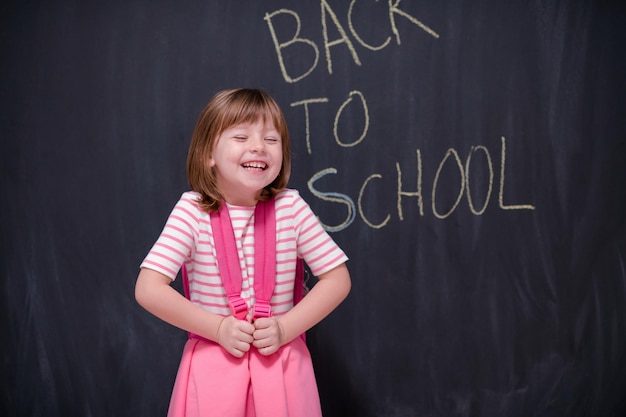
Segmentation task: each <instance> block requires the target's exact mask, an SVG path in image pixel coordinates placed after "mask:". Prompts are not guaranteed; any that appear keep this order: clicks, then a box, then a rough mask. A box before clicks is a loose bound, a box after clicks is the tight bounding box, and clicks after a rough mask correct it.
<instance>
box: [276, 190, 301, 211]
mask: <svg viewBox="0 0 626 417" xmlns="http://www.w3.org/2000/svg"><path fill="white" fill-rule="evenodd" d="M274 201H275V204H276V211H277V212H282V211H284V212H289V211H290V212H292V213H295V212H298V211H300V210H302V208H303V207H307V208H308V204H307V203H306V202H305V201H304V199H303V198H302V196H301V195H300V193H299V192H298V190H295V189H293V188H285V189H284V190H282V191H281V192H279V193H278V194H276V196H275V197H274Z"/></svg>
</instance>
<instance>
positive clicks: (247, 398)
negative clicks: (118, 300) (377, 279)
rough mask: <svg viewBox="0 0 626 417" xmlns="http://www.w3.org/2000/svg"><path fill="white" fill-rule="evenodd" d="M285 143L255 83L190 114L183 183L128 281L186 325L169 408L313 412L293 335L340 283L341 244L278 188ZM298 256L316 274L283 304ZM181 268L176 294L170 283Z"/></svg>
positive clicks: (210, 412)
mask: <svg viewBox="0 0 626 417" xmlns="http://www.w3.org/2000/svg"><path fill="white" fill-rule="evenodd" d="M290 152H291V151H290V141H289V134H288V131H287V125H286V122H285V119H284V116H283V114H282V112H281V110H280V108H279V107H278V105H277V104H276V102H275V101H274V100H273V99H272V98H271V97H270V96H269V95H268V94H267V93H265V92H263V91H260V90H253V89H235V90H227V91H222V92H219V93H218V94H216V95H215V96H214V97H213V98H212V99H211V101H210V102H209V103H208V105H207V106H206V107H205V109H204V110H203V111H202V113H201V115H200V117H199V119H198V122H197V123H196V127H195V129H194V132H193V136H192V140H191V145H190V148H189V154H188V158H187V176H188V180H189V184H190V185H191V188H192V190H193V191H190V192H186V193H184V194H183V195H182V196H181V198H180V200H179V201H178V203H177V204H176V206H175V207H174V209H173V211H172V212H171V214H170V216H169V218H168V220H167V223H166V225H165V227H164V229H163V231H162V233H161V235H160V236H159V238H158V240H157V241H156V243H155V245H154V246H153V247H152V249H151V250H150V252H149V253H148V255H147V256H146V258H145V259H144V261H143V263H142V264H141V271H140V273H139V277H138V278H137V283H136V287H135V297H136V299H137V302H138V303H139V304H140V305H141V306H143V307H144V308H145V309H146V310H148V311H149V312H151V313H152V314H154V315H156V316H157V317H159V318H161V319H162V320H164V321H166V322H168V323H170V324H172V325H174V326H177V327H179V328H181V329H184V330H186V331H188V332H189V340H188V341H187V342H186V344H185V347H184V350H183V356H182V359H181V363H180V367H179V370H178V375H177V377H176V382H175V384H174V390H173V393H172V399H171V402H170V407H169V413H168V415H169V416H172V417H179V416H180V417H182V416H187V417H189V416H198V417H199V416H202V417H210V416H216V417H225V416H229V417H230V416H242V417H243V416H246V417H247V416H258V417H265V416H267V417H287V416H289V417H300V416H302V417H309V416H310V417H314V416H321V407H320V403H319V395H318V392H317V386H316V382H315V376H314V374H313V367H312V364H311V358H310V355H309V352H308V350H307V347H306V345H305V343H304V341H303V338H301V337H298V336H299V335H301V334H302V333H304V332H306V331H307V330H308V329H310V328H311V327H312V326H314V325H315V324H317V323H318V322H319V321H320V320H322V319H323V318H324V317H326V316H327V315H328V314H329V313H330V312H331V311H333V310H334V309H335V307H337V306H338V305H339V303H341V302H342V301H343V299H344V298H345V297H346V296H347V295H348V292H349V291H350V285H351V283H350V275H349V273H348V269H347V268H346V265H345V262H346V261H347V257H346V255H345V254H344V252H343V251H342V250H341V249H340V248H339V247H338V246H337V245H336V244H335V243H334V241H333V240H332V239H331V238H330V236H329V235H328V234H327V233H326V232H325V231H324V229H323V228H322V227H321V225H320V223H319V222H318V221H317V218H316V217H315V215H314V214H313V213H312V211H311V209H310V208H309V206H308V205H307V204H306V202H305V201H304V200H303V199H302V198H301V197H300V195H299V194H298V192H297V191H295V190H292V189H287V188H286V186H287V182H288V179H289V175H290V171H291V153H290ZM257 206H258V207H257ZM264 207H265V208H264ZM258 210H265V211H258ZM259 213H261V214H259ZM268 213H273V214H271V215H269V214H268ZM260 230H266V234H265V235H263V234H261V232H260ZM268 236H269V237H268ZM264 239H267V240H268V241H269V242H271V243H269V244H265V245H264V244H263V242H264ZM274 242H275V243H274ZM274 246H275V247H274ZM264 253H269V254H270V255H265V256H266V258H267V259H269V260H268V261H267V262H265V261H264V260H263V259H264V258H263V257H262V256H263V255H264ZM299 258H300V259H304V261H305V262H306V263H307V264H308V265H309V268H310V269H311V272H312V273H313V274H314V275H316V276H318V278H319V281H318V282H317V284H316V285H315V286H314V287H313V288H312V289H311V291H309V293H308V294H307V295H306V297H304V299H303V300H302V301H301V302H299V303H297V304H295V305H294V296H293V294H294V277H295V271H296V264H297V260H298V259H299ZM181 267H183V268H184V270H183V273H184V275H185V277H187V286H186V289H187V292H188V294H187V296H188V298H187V297H183V296H182V295H181V294H180V293H179V292H177V291H176V290H175V289H174V288H172V287H171V286H170V284H171V283H172V281H173V280H174V279H175V278H176V276H177V274H178V271H179V270H180V269H181ZM268 268H269V269H268ZM263 271H266V272H263ZM185 272H186V273H185ZM267 278H268V279H267ZM233 286H234V288H235V289H234V290H233ZM268 286H269V287H268ZM268 288H269V292H268V290H267V289H268ZM262 293H267V294H266V295H263V296H262ZM263 298H267V301H264V300H263ZM264 307H265V308H264Z"/></svg>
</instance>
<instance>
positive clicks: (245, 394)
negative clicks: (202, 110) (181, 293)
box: [168, 201, 322, 417]
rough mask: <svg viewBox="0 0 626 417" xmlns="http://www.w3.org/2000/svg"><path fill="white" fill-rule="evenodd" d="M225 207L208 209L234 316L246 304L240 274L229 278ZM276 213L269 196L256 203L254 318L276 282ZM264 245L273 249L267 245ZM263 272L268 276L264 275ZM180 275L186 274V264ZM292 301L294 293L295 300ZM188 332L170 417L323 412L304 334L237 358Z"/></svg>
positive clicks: (307, 416)
mask: <svg viewBox="0 0 626 417" xmlns="http://www.w3.org/2000/svg"><path fill="white" fill-rule="evenodd" d="M224 206H225V205H223V210H220V211H219V212H218V213H217V214H215V216H214V213H212V219H211V224H212V225H213V232H214V237H215V240H216V242H215V244H216V248H218V251H217V255H218V264H219V265H220V266H226V265H228V267H227V268H223V270H220V274H221V275H222V280H223V282H224V287H225V289H226V292H227V295H228V298H229V300H230V306H231V310H232V311H233V315H235V316H236V317H239V318H241V319H245V317H246V315H247V306H244V305H245V302H243V300H241V297H240V293H241V279H239V280H238V283H237V278H236V277H234V278H231V274H233V271H238V270H239V266H238V262H239V261H238V260H237V259H234V258H233V256H232V246H234V238H232V239H231V238H230V236H232V233H230V234H228V230H229V228H230V230H232V226H231V224H230V218H229V216H228V209H226V208H225V207H224ZM267 207H269V209H266V208H267ZM274 216H275V214H274V210H273V201H270V202H268V203H266V204H263V203H261V202H259V203H258V204H257V209H256V212H255V219H256V221H255V270H256V271H263V273H262V274H255V275H256V276H255V285H254V288H255V293H256V298H257V300H256V303H255V308H254V313H253V316H254V317H267V316H269V315H271V312H270V310H269V299H270V298H271V294H272V292H273V287H274V283H273V277H274V270H275V247H276V246H275V245H276V243H275V220H274ZM260 219H264V221H263V220H261V221H259V220H260ZM218 222H219V223H220V224H221V227H220V226H218ZM266 229H267V230H266ZM231 240H232V242H231ZM220 245H221V246H222V247H223V248H224V247H225V246H227V247H228V248H229V249H231V251H229V250H223V249H222V250H221V252H220V250H219V249H220ZM268 247H269V248H273V250H266V248H268ZM257 249H258V250H257ZM235 254H236V251H235ZM229 256H230V258H229ZM272 258H273V259H272ZM257 268H258V269H257ZM226 270H228V271H226ZM261 275H262V276H263V277H269V278H270V279H268V280H265V279H263V277H262V276H261ZM259 278H260V279H259ZM183 279H184V280H185V279H186V271H185V270H184V268H183ZM265 281H267V282H265ZM237 284H238V285H237ZM296 301H297V298H294V303H295V302H296ZM242 302H243V305H242ZM189 336H190V337H189V340H188V341H187V343H186V344H185V347H184V350H183V355H182V358H181V362H180V366H179V369H178V374H177V376H176V382H175V384H174V389H173V392H172V398H171V401H170V407H169V411H168V417H321V415H322V411H321V407H320V401H319V394H318V391H317V384H316V381H315V375H314V372H313V365H312V363H311V356H310V354H309V351H308V349H307V347H306V343H305V342H304V338H303V337H298V338H296V339H295V340H293V341H292V342H290V343H288V344H286V345H284V346H282V347H281V348H280V349H279V350H278V351H277V352H276V353H274V354H272V355H270V356H263V355H261V354H260V353H259V352H258V351H257V350H256V348H254V347H251V349H250V351H249V352H247V353H246V354H245V355H244V356H243V357H242V358H236V357H234V356H232V355H231V354H229V353H228V352H226V351H225V350H224V349H223V348H222V347H221V346H220V345H219V344H217V343H214V342H212V341H209V340H206V339H204V338H201V337H199V336H196V335H193V334H190V335H189Z"/></svg>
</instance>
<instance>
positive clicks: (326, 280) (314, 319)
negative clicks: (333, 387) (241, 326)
mask: <svg viewBox="0 0 626 417" xmlns="http://www.w3.org/2000/svg"><path fill="white" fill-rule="evenodd" d="M350 287H351V282H350V274H349V272H348V268H347V267H346V265H345V264H342V265H339V266H338V267H336V268H334V269H332V270H331V271H329V272H327V273H325V274H322V275H321V276H320V277H319V281H318V282H317V284H315V286H314V287H313V288H312V289H311V290H310V291H309V293H308V294H307V295H306V297H304V298H303V299H302V301H300V302H299V303H298V304H297V305H296V306H294V307H293V308H292V309H291V310H290V311H289V312H288V313H286V314H285V315H283V316H281V317H280V318H279V322H280V326H281V329H282V332H283V335H282V339H283V344H285V343H288V342H290V341H292V340H293V339H295V338H296V337H298V336H299V335H300V334H302V333H304V332H306V331H307V330H309V329H310V328H311V327H313V326H315V325H316V324H317V323H319V322H320V321H321V320H322V319H324V318H325V317H326V316H327V315H329V314H330V313H331V312H332V311H333V310H334V309H335V308H336V307H337V306H338V305H339V304H340V303H341V302H342V301H343V300H344V299H345V298H346V297H347V295H348V293H349V292H350Z"/></svg>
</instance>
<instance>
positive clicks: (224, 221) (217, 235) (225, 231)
mask: <svg viewBox="0 0 626 417" xmlns="http://www.w3.org/2000/svg"><path fill="white" fill-rule="evenodd" d="M211 228H212V229H213V241H214V242H215V253H216V255H217V265H218V268H219V270H220V276H221V278H222V283H223V285H224V289H225V290H226V297H228V306H229V307H230V310H231V312H232V313H233V316H235V317H237V318H238V319H245V318H246V315H247V314H248V305H247V304H246V301H245V300H244V299H243V298H241V282H242V281H243V277H242V276H241V266H240V264H239V256H238V255H237V244H236V243H235V235H234V232H233V225H232V223H231V220H230V214H229V213H228V207H226V204H225V203H223V204H222V205H221V206H220V209H219V210H218V211H214V212H211ZM255 252H256V248H255ZM255 289H256V288H255Z"/></svg>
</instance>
